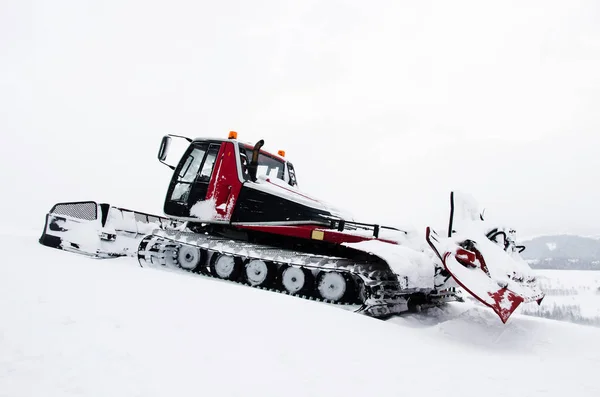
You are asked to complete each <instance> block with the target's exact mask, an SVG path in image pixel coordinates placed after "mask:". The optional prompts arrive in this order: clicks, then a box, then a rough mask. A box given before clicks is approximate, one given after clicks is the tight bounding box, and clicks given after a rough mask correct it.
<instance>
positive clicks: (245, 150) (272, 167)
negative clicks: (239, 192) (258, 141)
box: [240, 145, 285, 181]
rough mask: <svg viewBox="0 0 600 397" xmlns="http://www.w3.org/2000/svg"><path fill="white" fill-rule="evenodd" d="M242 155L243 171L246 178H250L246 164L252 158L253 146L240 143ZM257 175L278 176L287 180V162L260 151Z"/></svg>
mask: <svg viewBox="0 0 600 397" xmlns="http://www.w3.org/2000/svg"><path fill="white" fill-rule="evenodd" d="M240 155H241V157H242V171H243V173H244V178H246V179H249V177H248V175H247V171H246V169H245V168H246V164H248V163H249V162H250V159H251V158H252V148H251V147H247V146H242V145H240ZM256 176H257V177H259V176H265V177H268V178H278V179H281V180H282V181H285V163H284V162H283V161H281V160H279V159H276V158H275V157H272V156H269V155H268V154H266V153H263V152H259V154H258V168H257V170H256Z"/></svg>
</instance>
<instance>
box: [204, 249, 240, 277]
mask: <svg viewBox="0 0 600 397" xmlns="http://www.w3.org/2000/svg"><path fill="white" fill-rule="evenodd" d="M241 271H242V260H241V259H240V258H236V257H234V256H231V255H225V254H213V256H212V258H210V272H211V273H212V275H213V276H215V277H218V278H222V279H224V280H236V279H237V278H238V277H239V275H240V273H241Z"/></svg>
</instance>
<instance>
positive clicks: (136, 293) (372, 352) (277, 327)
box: [0, 236, 600, 397]
mask: <svg viewBox="0 0 600 397" xmlns="http://www.w3.org/2000/svg"><path fill="white" fill-rule="evenodd" d="M0 244H1V245H0V249H2V251H3V252H4V258H3V259H4V260H3V261H2V262H1V263H0V321H1V323H0V396H2V397H9V396H10V397H20V396H42V395H44V396H188V395H189V396H192V395H193V396H199V395H206V396H282V395H283V396H363V395H375V396H386V395H389V396H395V395H397V396H400V395H402V396H417V395H418V396H435V395H444V396H459V395H460V396H478V397H480V396H486V397H488V396H542V395H543V396H564V395H573V396H598V395H600V385H599V383H598V382H597V380H596V379H595V375H596V374H597V369H598V367H599V366H600V348H599V347H600V342H598V340H600V329H598V328H595V327H586V326H581V325H574V324H568V323H561V322H555V321H551V320H545V319H538V318H533V317H525V316H520V315H515V316H514V317H513V318H511V319H510V321H509V322H508V324H507V325H502V323H501V322H500V321H499V320H498V318H497V316H496V315H495V314H493V313H492V312H491V311H489V310H486V309H480V308H479V307H475V306H473V305H470V304H455V305H452V306H449V307H448V308H445V309H443V310H434V311H431V312H429V314H428V315H424V314H421V315H413V316H405V317H401V318H394V319H391V320H388V321H380V320H375V319H372V318H368V317H365V316H361V315H357V314H353V313H349V312H346V311H343V310H341V309H337V308H332V307H329V306H326V305H324V304H321V303H316V302H309V301H304V300H301V299H297V298H293V297H289V296H284V295H277V294H273V293H271V292H266V291H261V290H255V289H251V288H247V287H243V286H238V285H231V284H228V283H225V282H219V281H215V280H212V279H205V278H202V277H199V276H191V275H187V274H180V273H173V272H166V271H161V270H154V269H142V268H140V267H139V266H138V264H137V263H136V262H135V260H132V259H130V258H123V259H115V260H110V261H109V260H105V261H99V260H92V259H88V258H83V257H79V256H76V255H74V254H70V253H66V252H63V251H58V250H52V249H49V248H46V247H42V246H40V245H38V244H37V241H36V237H15V236H12V237H9V236H6V237H5V238H3V240H2V242H1V243H0Z"/></svg>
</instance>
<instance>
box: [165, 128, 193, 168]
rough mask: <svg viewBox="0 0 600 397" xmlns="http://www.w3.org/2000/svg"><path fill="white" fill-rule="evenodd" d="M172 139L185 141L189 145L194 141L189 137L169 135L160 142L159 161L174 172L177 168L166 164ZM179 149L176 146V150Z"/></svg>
mask: <svg viewBox="0 0 600 397" xmlns="http://www.w3.org/2000/svg"><path fill="white" fill-rule="evenodd" d="M171 137H175V138H181V139H184V140H186V141H187V142H188V143H189V142H192V140H191V139H190V138H188V137H185V136H181V135H173V134H169V135H165V136H163V138H162V140H161V141H160V148H158V161H160V162H161V163H163V164H164V165H166V166H167V167H169V168H170V169H172V170H174V169H175V166H173V165H171V164H169V163H167V162H166V160H167V156H168V155H169V147H171ZM177 147H178V145H175V148H176V149H177Z"/></svg>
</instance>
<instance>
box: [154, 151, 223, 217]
mask: <svg viewBox="0 0 600 397" xmlns="http://www.w3.org/2000/svg"><path fill="white" fill-rule="evenodd" d="M220 148H221V143H211V142H194V143H192V144H191V145H190V147H189V148H188V150H187V151H186V153H185V154H184V156H183V157H182V159H181V161H180V162H179V165H178V166H177V167H176V168H175V172H174V174H173V178H172V180H171V183H170V185H169V189H168V191H167V197H166V200H165V206H164V212H165V214H167V215H170V216H175V217H185V218H188V217H193V214H191V212H190V211H192V208H193V207H194V206H197V205H198V204H199V203H202V202H204V201H205V200H206V199H207V193H208V189H209V185H210V183H211V177H212V174H213V169H214V167H215V162H216V161H217V157H218V154H219V150H220ZM192 212H193V211H192Z"/></svg>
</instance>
